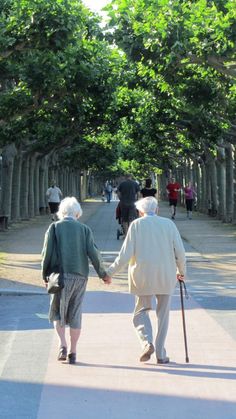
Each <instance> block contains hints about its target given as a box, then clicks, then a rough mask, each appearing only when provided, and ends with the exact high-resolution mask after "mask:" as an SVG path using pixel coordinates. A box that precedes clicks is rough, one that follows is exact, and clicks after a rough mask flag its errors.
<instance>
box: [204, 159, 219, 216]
mask: <svg viewBox="0 0 236 419" xmlns="http://www.w3.org/2000/svg"><path fill="white" fill-rule="evenodd" d="M206 155H207V169H208V170H207V172H208V175H207V179H208V182H209V185H208V187H209V192H208V200H209V215H211V216H213V217H215V216H216V215H217V212H218V186H217V173H216V163H215V157H214V155H213V154H212V153H211V152H206Z"/></svg>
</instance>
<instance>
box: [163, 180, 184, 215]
mask: <svg viewBox="0 0 236 419" xmlns="http://www.w3.org/2000/svg"><path fill="white" fill-rule="evenodd" d="M180 188H181V186H180V184H179V183H178V182H176V181H175V178H171V179H170V182H169V183H168V185H167V186H166V191H167V194H168V198H169V205H170V208H171V218H172V220H174V219H175V216H176V207H177V202H178V193H179V191H180Z"/></svg>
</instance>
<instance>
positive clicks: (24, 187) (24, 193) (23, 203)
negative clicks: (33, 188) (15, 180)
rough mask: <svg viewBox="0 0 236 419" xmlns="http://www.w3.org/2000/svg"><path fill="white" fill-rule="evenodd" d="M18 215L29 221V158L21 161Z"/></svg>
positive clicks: (26, 157)
mask: <svg viewBox="0 0 236 419" xmlns="http://www.w3.org/2000/svg"><path fill="white" fill-rule="evenodd" d="M20 214H21V218H22V219H23V220H28V219H29V156H28V155H27V156H25V157H24V158H23V161H22V172H21V196H20Z"/></svg>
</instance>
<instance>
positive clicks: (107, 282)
mask: <svg viewBox="0 0 236 419" xmlns="http://www.w3.org/2000/svg"><path fill="white" fill-rule="evenodd" d="M102 280H103V282H104V284H107V285H109V284H111V282H112V280H111V277H110V276H108V275H106V276H104V278H102Z"/></svg>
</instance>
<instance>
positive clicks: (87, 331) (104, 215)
mask: <svg viewBox="0 0 236 419" xmlns="http://www.w3.org/2000/svg"><path fill="white" fill-rule="evenodd" d="M116 205H117V202H111V203H110V204H106V203H102V202H98V201H97V202H96V201H95V202H87V203H85V204H84V216H83V217H84V218H83V221H84V222H86V223H88V225H90V227H91V228H92V230H93V232H94V236H95V240H96V243H97V245H98V247H99V249H100V250H101V251H102V254H103V257H104V260H105V263H106V264H107V265H109V263H110V262H111V261H112V260H113V259H114V257H115V255H116V254H117V252H118V251H119V248H120V246H121V244H122V237H121V238H120V239H119V240H117V237H116V232H117V228H118V224H117V221H116V220H115V215H114V214H115V207H116ZM160 215H162V216H169V208H168V206H167V204H166V203H161V205H160ZM49 222H50V221H49V219H48V218H47V217H42V218H40V219H38V220H36V221H35V222H33V223H31V224H30V225H27V226H24V225H23V226H20V227H16V228H12V230H11V231H9V232H8V233H7V235H5V236H4V237H3V238H2V237H1V238H0V245H1V247H2V246H3V245H4V250H5V251H6V252H9V258H11V255H12V254H13V257H12V259H11V263H8V262H7V261H5V262H4V263H3V265H4V269H5V271H4V272H7V271H6V268H7V265H9V272H10V274H6V275H5V277H3V278H2V279H0V294H1V295H0V351H1V356H0V377H1V379H0V417H1V418H3V419H5V418H27V419H34V418H35V419H36V418H37V419H54V418H55V419H60V418H69V419H75V418H79V419H93V418H97V417H102V418H105V419H108V418H109V419H118V418H125V419H126V418H127V419H136V418H137V419H139V418H140V419H141V418H142V419H146V418H148V419H152V418H153V419H154V418H160V419H162V418H167V419H172V418H173V419H174V418H181V419H187V418H188V419H191V418H193V419H198V418H199V419H200V418H201V419H202V418H208V419H218V418H223V417H224V418H227V419H233V418H236V342H235V340H236V326H235V324H236V323H235V314H236V313H235V311H236V304H235V302H236V284H235V260H236V259H235V257H236V239H235V234H236V231H235V228H234V226H228V225H224V224H222V223H221V222H220V221H217V220H215V219H212V218H209V217H207V216H204V215H201V214H198V213H194V216H193V219H192V220H187V219H186V215H185V211H184V210H183V209H182V208H178V213H177V217H176V221H175V222H176V225H177V227H178V228H179V230H180V232H181V235H182V237H183V240H184V245H185V249H186V254H187V260H188V277H187V279H186V285H187V288H188V293H189V299H185V300H184V303H185V315H186V327H187V336H188V352H189V360H190V362H189V363H186V362H185V349H184V340H183V331H182V318H181V310H180V298H179V289H178V287H177V288H176V292H175V294H174V296H173V300H172V309H171V319H170V327H169V333H168V338H167V344H166V346H167V351H168V355H169V356H170V359H171V362H170V364H168V365H165V366H159V365H156V362H155V358H154V357H152V358H151V360H150V361H148V362H147V363H140V362H139V356H140V347H139V342H138V340H137V337H136V335H135V333H134V330H133V326H132V310H133V304H134V299H133V296H131V295H129V294H128V290H127V274H126V271H124V272H121V273H120V274H119V275H117V276H116V277H115V278H114V280H113V284H112V285H111V286H110V287H107V286H105V285H103V284H102V283H101V281H100V280H99V279H98V278H97V277H96V275H95V274H94V271H93V269H92V268H91V271H90V279H89V284H88V290H87V293H86V297H85V303H84V310H83V311H84V315H83V331H82V335H81V338H80V341H79V344H78V354H77V355H78V362H77V364H76V365H75V366H71V365H68V364H67V362H64V363H59V362H58V361H57V360H56V357H57V348H58V342H57V339H56V336H55V334H54V332H53V330H52V327H51V325H50V324H49V323H48V320H47V312H48V303H49V297H48V295H47V294H46V291H45V289H44V288H43V286H42V283H41V280H40V266H39V261H40V250H41V247H42V243H43V235H44V233H45V231H46V228H47V226H48V225H49ZM26 232H27V235H26ZM25 237H27V243H26V244H27V246H23V243H24V242H25ZM13 240H14V246H13ZM9 260H10V259H9ZM14 264H15V265H14ZM12 266H13V268H14V269H15V270H13V268H12ZM11 276H12V278H11ZM31 277H32V281H31V280H30V278H31ZM31 282H32V283H31ZM151 319H152V322H153V324H154V325H155V317H154V313H151ZM154 327H155V326H154Z"/></svg>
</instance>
